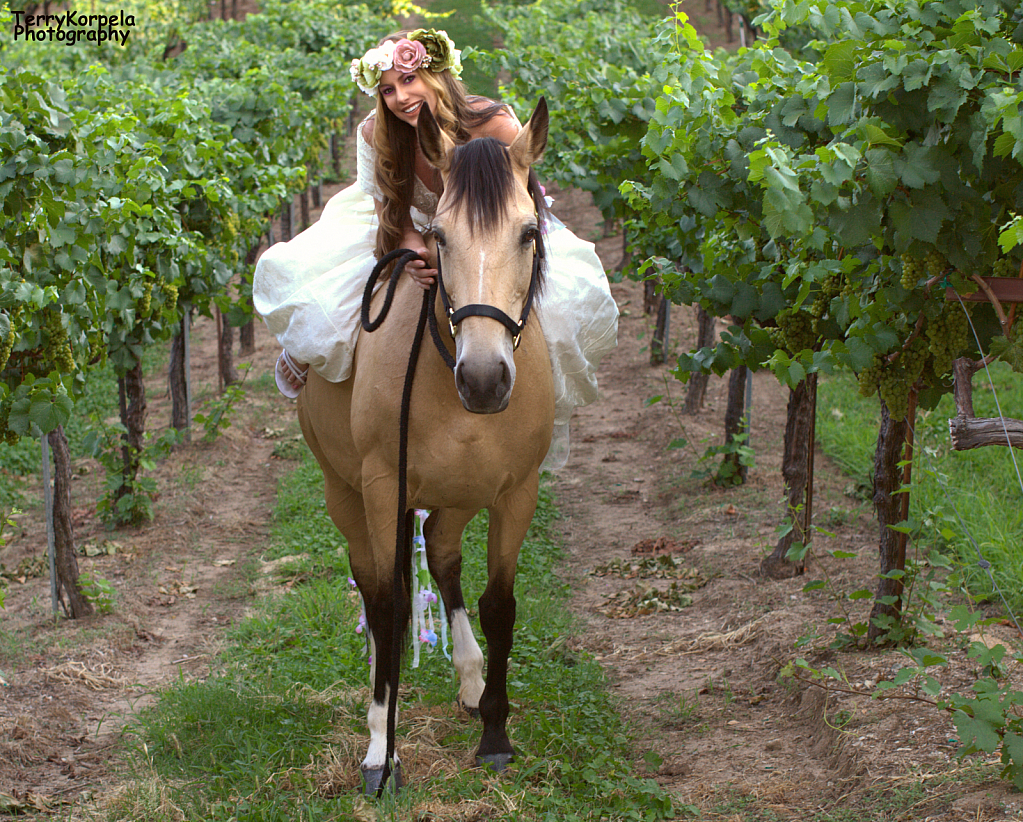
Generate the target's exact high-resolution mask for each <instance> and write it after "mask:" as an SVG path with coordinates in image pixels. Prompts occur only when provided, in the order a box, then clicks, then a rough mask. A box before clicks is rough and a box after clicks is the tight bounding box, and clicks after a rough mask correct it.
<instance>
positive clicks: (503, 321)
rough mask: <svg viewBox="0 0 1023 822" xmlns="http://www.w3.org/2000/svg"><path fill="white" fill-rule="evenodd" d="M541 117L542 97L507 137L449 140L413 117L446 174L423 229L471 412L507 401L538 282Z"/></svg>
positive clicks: (427, 118)
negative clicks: (522, 323) (428, 227)
mask: <svg viewBox="0 0 1023 822" xmlns="http://www.w3.org/2000/svg"><path fill="white" fill-rule="evenodd" d="M547 126H548V115H547V103H546V101H545V100H544V99H543V98H541V99H540V102H539V103H538V104H537V107H536V110H535V111H534V112H533V116H532V117H530V119H529V122H528V123H526V125H525V126H524V127H523V128H522V130H521V131H520V132H519V133H518V135H517V136H516V138H515V139H514V140H513V141H512V144H511V145H510V146H505V145H504V144H503V143H501V142H500V141H498V140H496V139H494V138H491V137H484V138H480V139H476V140H470V141H469V142H468V143H466V144H465V145H462V146H457V145H455V143H454V142H453V141H452V140H451V139H450V138H449V137H448V136H447V135H446V134H445V133H444V132H443V131H442V130H441V129H440V127H439V126H438V125H437V122H436V120H435V119H434V118H433V116H432V114H431V113H430V111H429V109H428V108H426V107H424V109H423V111H422V113H421V114H420V117H419V122H418V130H419V143H420V146H421V147H422V149H423V153H424V154H425V155H426V158H427V160H429V162H430V163H431V164H433V165H434V166H436V168H437V169H438V170H439V171H440V174H441V177H442V179H443V181H444V194H443V195H442V197H441V199H440V202H439V203H438V205H437V214H436V217H435V218H434V221H433V226H432V232H431V234H432V238H433V241H435V242H436V251H437V259H438V266H439V268H440V272H441V276H440V278H439V280H440V284H441V288H442V289H446V291H447V295H448V300H449V303H450V306H451V309H452V310H453V312H454V316H453V324H452V329H453V333H454V334H455V385H456V387H457V389H458V395H459V397H460V398H461V400H462V405H464V406H465V408H466V410H468V411H472V412H474V413H478V414H492V413H495V412H498V411H503V410H504V409H505V408H506V407H507V405H508V401H509V399H510V398H511V392H512V387H513V385H514V384H515V358H514V350H515V347H516V346H517V345H518V334H519V331H520V329H519V328H518V327H517V326H518V321H519V320H521V319H522V318H524V316H525V314H526V313H528V310H529V309H528V306H529V302H530V300H531V299H532V296H533V295H534V294H535V293H538V292H539V289H540V287H541V286H542V278H543V270H544V266H543V258H544V252H543V235H542V233H541V225H540V219H541V214H542V209H543V206H542V205H541V204H542V202H543V200H542V197H540V196H539V183H538V182H537V181H536V176H535V174H533V172H532V171H531V166H532V165H533V163H535V162H537V161H538V160H539V159H540V158H541V157H542V156H543V152H544V148H545V147H546V145H547ZM534 279H535V280H536V281H535V282H534ZM488 308H489V309H496V311H492V310H488ZM481 309H482V310H481ZM501 315H504V316H503V317H502V316H501ZM449 316H451V315H450V314H449ZM534 322H535V320H534Z"/></svg>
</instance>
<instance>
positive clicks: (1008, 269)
mask: <svg viewBox="0 0 1023 822" xmlns="http://www.w3.org/2000/svg"><path fill="white" fill-rule="evenodd" d="M991 273H992V275H993V276H995V277H1016V276H1019V273H1020V272H1019V267H1018V266H1017V264H1016V262H1015V260H1010V259H1009V258H1008V257H999V258H998V259H997V260H995V264H994V265H993V266H991Z"/></svg>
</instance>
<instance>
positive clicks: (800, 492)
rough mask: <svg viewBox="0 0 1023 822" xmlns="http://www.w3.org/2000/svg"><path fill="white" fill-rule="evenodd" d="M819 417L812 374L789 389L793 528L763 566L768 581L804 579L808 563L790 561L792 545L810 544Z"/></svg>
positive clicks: (786, 461)
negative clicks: (816, 434) (816, 435)
mask: <svg viewBox="0 0 1023 822" xmlns="http://www.w3.org/2000/svg"><path fill="white" fill-rule="evenodd" d="M816 417H817V375H816V374H810V375H808V376H807V377H806V379H804V380H803V381H802V382H801V383H799V385H797V386H796V387H795V388H790V389H789V404H788V409H787V412H786V420H785V453H784V455H783V457H782V465H781V472H782V476H783V477H784V479H785V494H786V497H787V510H786V514H787V515H788V516H789V517H790V518H791V520H792V528H791V529H790V530H789V531H788V532H787V533H786V534H783V535H782V537H781V539H779V540H778V544H777V545H776V546H775V548H774V551H772V552H771V553H770V554H769V555H768V556H766V557H764V559H763V560H762V561H761V563H760V574H761V576H765V577H767V578H769V579H790V578H792V577H797V576H802V575H803V573H804V571H805V569H806V561H805V558H804V559H800V560H798V561H796V562H793V561H792V560H790V559H789V558H788V552H789V549H790V548H791V547H792V543H793V542H797V541H798V542H800V543H802V544H803V545H804V546H806V545H808V544H809V541H810V535H811V533H812V530H811V525H812V517H813V463H814V459H813V453H814V437H815V432H816Z"/></svg>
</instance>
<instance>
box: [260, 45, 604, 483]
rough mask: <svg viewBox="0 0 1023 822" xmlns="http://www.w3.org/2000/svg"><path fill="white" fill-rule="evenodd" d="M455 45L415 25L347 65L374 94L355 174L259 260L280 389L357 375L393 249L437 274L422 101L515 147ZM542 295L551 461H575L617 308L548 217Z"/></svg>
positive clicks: (432, 176)
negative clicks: (466, 76)
mask: <svg viewBox="0 0 1023 822" xmlns="http://www.w3.org/2000/svg"><path fill="white" fill-rule="evenodd" d="M459 55H460V52H459V51H458V50H457V49H455V47H454V44H453V43H452V42H451V40H450V39H449V38H448V36H447V34H446V33H445V32H443V31H436V30H434V29H429V30H426V29H417V30H415V31H412V32H408V33H400V34H395V35H390V36H388V37H386V38H385V39H384V40H383V41H381V43H380V44H379V45H378V46H377V47H375V48H372V49H370V50H369V51H368V52H366V54H365V55H364V56H363V57H362V58H360V59H358V60H353V61H352V66H351V75H352V79H353V80H354V81H355V82H356V84H357V85H358V86H359V88H360V89H362V91H364V92H365V93H366V94H369V95H370V96H372V97H375V99H376V110H375V111H374V113H373V114H371V115H370V116H369V117H367V118H366V120H365V121H364V122H363V123H362V124H361V125H360V126H359V129H358V133H357V138H356V142H357V147H358V179H357V182H356V183H355V184H354V185H352V186H350V187H348V188H347V189H345V190H344V191H341V192H339V193H338V194H337V195H335V196H334V197H332V198H331V200H330V201H329V202H328V203H327V205H326V206H325V207H324V209H323V213H322V215H321V216H320V220H319V222H317V223H316V224H315V225H313V226H311V227H310V228H308V229H307V230H306V231H303V232H302V233H301V234H299V235H298V236H297V237H295V238H294V239H293V240H291V241H290V242H287V243H277V244H276V245H274V246H273V247H272V248H270V249H269V250H268V251H267V252H266V253H265V254H263V256H262V257H261V258H260V260H259V262H258V263H257V265H256V272H255V277H254V281H253V303H254V305H255V308H256V311H257V312H258V313H259V314H260V315H261V316H262V317H263V319H264V321H265V322H266V324H267V327H268V328H269V329H270V331H271V332H272V333H273V334H274V335H275V336H276V337H277V339H278V340H279V341H280V343H281V344H282V345H283V346H284V349H285V350H284V351H283V352H282V353H281V356H280V358H279V359H278V361H277V367H276V380H277V385H278V387H279V388H280V390H281V392H282V393H283V394H285V396H288V397H295V396H297V395H298V392H299V391H300V390H301V388H302V386H303V385H304V384H305V379H306V375H307V372H308V369H309V367H312V368H315V369H316V370H317V372H319V373H320V374H321V375H322V376H323V377H324V378H325V379H327V380H331V381H334V382H339V381H341V380H344V379H346V378H347V377H348V376H349V374H350V372H351V365H352V356H353V354H354V350H355V342H356V339H357V337H358V333H359V320H360V307H361V302H362V291H363V288H364V287H365V283H366V280H367V278H368V277H369V273H370V271H371V270H372V268H373V265H374V264H375V262H376V260H377V259H379V258H380V257H381V256H383V255H384V254H386V253H388V252H390V251H392V250H394V249H396V248H409V249H412V250H413V251H417V252H419V253H420V255H421V256H422V257H423V258H424V259H423V260H414V261H413V262H411V263H410V264H409V265H408V266H406V270H407V271H408V272H409V274H410V275H411V276H412V278H413V279H414V280H415V281H416V282H417V283H418V284H419V285H420V286H421V287H422V288H424V289H425V288H429V286H430V284H431V283H432V282H433V279H434V277H435V276H436V273H437V272H436V269H435V268H434V263H433V262H432V261H431V262H427V260H430V254H429V252H428V249H427V247H426V243H425V242H424V240H423V235H422V232H423V229H424V228H425V227H426V226H427V225H428V224H429V222H430V220H431V218H432V216H433V213H434V211H435V210H436V207H437V201H438V198H439V195H440V194H441V189H442V184H441V180H440V175H439V174H438V173H437V171H436V169H434V168H433V167H431V166H430V165H429V163H427V162H426V159H425V157H424V156H423V154H422V151H421V150H420V148H419V145H418V140H417V133H416V124H417V122H418V120H419V114H420V112H421V111H422V108H423V105H424V104H426V105H429V107H430V111H431V113H432V114H433V115H434V117H435V118H436V119H437V121H438V123H439V124H440V126H441V128H442V129H444V131H445V132H447V134H448V135H449V136H450V137H451V138H452V139H453V140H454V141H455V142H456V143H465V142H467V141H469V140H471V139H474V138H477V137H496V138H497V139H499V140H501V141H502V142H504V143H506V144H508V143H510V142H511V141H512V139H513V138H514V137H515V135H516V134H517V133H518V131H519V129H520V128H521V126H520V125H519V122H518V120H517V119H516V117H515V115H514V113H512V111H511V110H510V109H509V108H507V107H506V106H504V105H502V104H500V103H495V102H494V101H492V100H488V99H486V98H485V97H472V96H469V95H467V94H466V91H465V87H464V86H463V85H462V83H461V81H460V80H459V79H458V78H459V75H460V74H461V70H462V66H461V62H460V57H459ZM545 229H546V231H547V241H548V248H549V254H550V258H549V275H548V277H549V279H548V287H547V291H546V292H545V294H544V298H543V302H542V304H541V305H540V306H539V308H538V310H537V313H538V316H539V319H540V324H541V327H542V328H543V331H544V336H545V338H546V340H547V346H548V349H549V351H550V356H551V366H552V370H553V376H554V387H555V395H556V405H555V437H554V444H552V446H551V451H550V453H549V454H548V457H547V461H546V462H545V464H544V466H545V467H546V468H556V467H560V466H561V465H563V464H564V462H565V460H566V459H567V457H568V421H569V418H570V417H571V415H572V411H573V409H574V408H575V407H576V406H578V405H585V404H587V403H589V402H592V401H593V400H594V399H596V396H597V383H596V377H595V372H596V368H597V364H598V363H599V362H600V359H601V358H602V357H603V356H604V354H606V353H607V352H608V351H609V350H610V349H611V348H613V347H614V345H615V343H616V338H617V328H618V310H617V307H616V305H615V303H614V300H613V299H612V297H611V293H610V290H609V288H608V285H607V278H606V276H605V275H604V270H603V267H602V266H601V264H600V260H599V259H598V258H597V256H596V254H595V253H594V251H593V245H592V244H591V243H587V242H584V241H582V240H580V239H578V238H577V237H576V236H575V235H573V234H572V233H571V232H570V231H569V230H568V229H567V228H565V227H564V225H563V224H562V223H561V222H560V221H558V220H556V219H551V220H550V221H549V222H548V224H547V225H546V226H545Z"/></svg>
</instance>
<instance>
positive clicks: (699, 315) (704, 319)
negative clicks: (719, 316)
mask: <svg viewBox="0 0 1023 822" xmlns="http://www.w3.org/2000/svg"><path fill="white" fill-rule="evenodd" d="M696 325H697V332H696V349H697V350H699V349H701V348H709V347H710V346H712V345H713V344H714V318H713V317H712V316H711V315H710V313H708V311H707V310H706V309H705V308H703V306H697V309H696ZM709 379H710V378H709V377H708V376H707V375H706V374H701V373H699V372H694V373H693V374H690V375H689V388H688V389H687V390H686V401H685V405H684V406H683V409H682V413H683V414H698V413H699V412H700V409H701V408H703V398H704V397H705V396H706V394H707V382H708V380H709Z"/></svg>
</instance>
